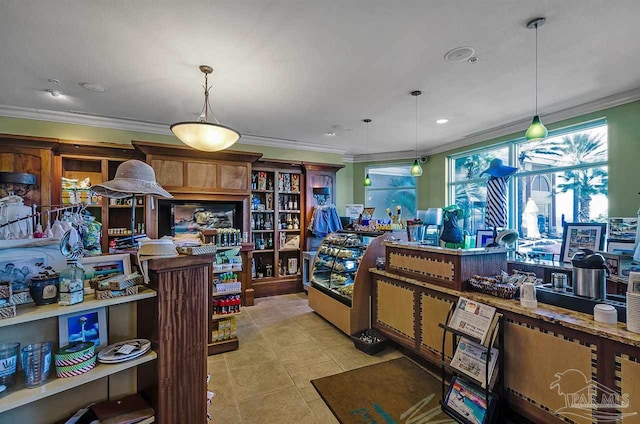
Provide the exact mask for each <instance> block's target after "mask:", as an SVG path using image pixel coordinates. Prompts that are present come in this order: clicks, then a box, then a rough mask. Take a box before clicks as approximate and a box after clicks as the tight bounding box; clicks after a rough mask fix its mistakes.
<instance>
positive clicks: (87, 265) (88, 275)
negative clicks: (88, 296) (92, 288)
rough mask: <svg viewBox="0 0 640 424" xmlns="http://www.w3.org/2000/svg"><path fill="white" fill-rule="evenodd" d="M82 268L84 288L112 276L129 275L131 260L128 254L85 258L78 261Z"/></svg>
mask: <svg viewBox="0 0 640 424" xmlns="http://www.w3.org/2000/svg"><path fill="white" fill-rule="evenodd" d="M80 263H81V264H82V267H83V268H84V286H85V287H89V285H90V284H89V283H90V282H91V281H92V280H94V281H100V280H104V279H105V278H109V277H113V276H114V275H121V274H124V275H129V274H131V259H130V258H129V254H128V253H121V254H117V255H102V256H87V257H84V258H81V259H80Z"/></svg>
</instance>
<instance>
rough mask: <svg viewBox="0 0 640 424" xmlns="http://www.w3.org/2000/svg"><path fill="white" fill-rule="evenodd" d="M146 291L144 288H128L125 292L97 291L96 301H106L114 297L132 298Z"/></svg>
mask: <svg viewBox="0 0 640 424" xmlns="http://www.w3.org/2000/svg"><path fill="white" fill-rule="evenodd" d="M142 290H144V286H132V287H127V288H126V289H124V290H96V299H98V300H105V299H112V298H114V297H122V296H131V295H134V294H138V293H139V292H140V291H142Z"/></svg>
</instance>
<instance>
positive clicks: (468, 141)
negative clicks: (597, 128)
mask: <svg viewBox="0 0 640 424" xmlns="http://www.w3.org/2000/svg"><path fill="white" fill-rule="evenodd" d="M638 100H640V88H636V89H633V90H629V91H625V92H622V93H618V94H614V95H611V96H608V97H603V98H601V99H598V100H594V101H591V102H587V103H583V104H580V105H577V106H574V107H570V108H567V109H562V110H559V111H556V112H551V113H548V114H544V113H540V116H541V117H542V118H544V119H543V120H544V123H545V124H546V125H549V124H553V123H556V122H560V121H564V120H566V119H571V118H575V117H578V116H582V115H587V114H589V113H595V112H598V111H601V110H605V109H610V108H612V107H616V106H621V105H624V104H627V103H631V102H635V101H638ZM530 123H531V118H527V119H522V120H519V121H514V122H511V123H508V124H505V125H500V126H498V127H494V128H491V129H489V130H486V131H480V132H477V133H473V134H469V135H468V136H466V137H464V138H462V139H459V140H455V141H453V142H451V143H447V144H445V145H442V146H438V147H436V148H433V149H430V150H428V151H426V152H425V154H426V155H434V154H437V153H444V152H448V151H450V150H454V149H459V148H462V147H468V146H471V145H473V144H476V143H479V142H482V141H487V140H491V139H494V138H498V137H503V136H505V135H509V134H514V133H517V132H520V131H522V132H523V137H524V131H525V130H526V129H527V127H528V126H529V124H530Z"/></svg>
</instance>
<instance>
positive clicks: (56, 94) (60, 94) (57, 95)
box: [47, 89, 62, 97]
mask: <svg viewBox="0 0 640 424" xmlns="http://www.w3.org/2000/svg"><path fill="white" fill-rule="evenodd" d="M47 93H49V94H51V95H52V96H53V97H62V93H61V92H60V91H58V90H51V89H49V90H47Z"/></svg>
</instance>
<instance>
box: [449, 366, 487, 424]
mask: <svg viewBox="0 0 640 424" xmlns="http://www.w3.org/2000/svg"><path fill="white" fill-rule="evenodd" d="M495 403H496V400H495V397H494V396H493V395H492V394H489V397H488V398H486V397H485V392H484V391H483V390H480V389H478V388H477V387H475V386H473V385H471V384H469V383H467V382H466V381H464V380H462V379H460V378H457V377H453V379H452V380H451V384H450V385H449V391H448V392H447V396H446V398H445V400H444V402H443V404H444V405H443V406H444V407H443V409H444V410H445V412H450V411H451V412H453V413H454V415H456V416H458V417H461V418H463V419H464V422H470V423H474V424H485V423H489V422H491V418H492V415H493V410H494V409H495Z"/></svg>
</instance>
